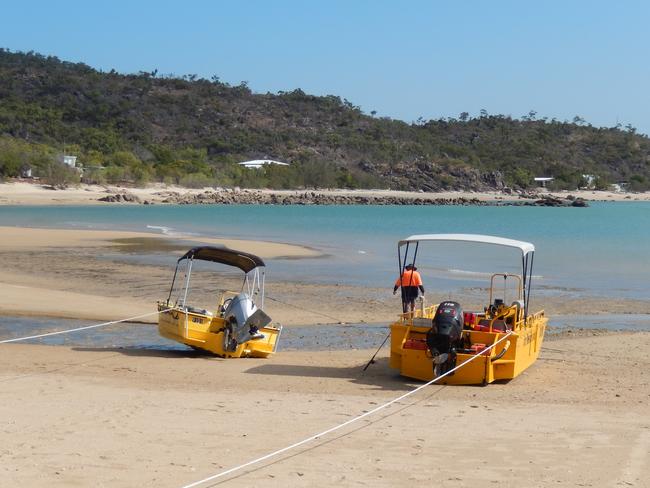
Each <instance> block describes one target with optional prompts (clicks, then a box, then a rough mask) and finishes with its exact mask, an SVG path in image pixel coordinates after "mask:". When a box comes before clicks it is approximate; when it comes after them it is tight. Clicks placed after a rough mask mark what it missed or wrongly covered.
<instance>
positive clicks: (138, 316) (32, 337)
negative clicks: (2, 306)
mask: <svg viewBox="0 0 650 488" xmlns="http://www.w3.org/2000/svg"><path fill="white" fill-rule="evenodd" d="M167 310H171V309H167ZM167 310H161V311H162V312H166V311H167ZM157 313H159V312H150V313H145V314H143V315H136V316H135V317H129V318H128V319H122V320H113V321H111V322H104V323H102V324H94V325H87V326H85V327H77V328H76V329H68V330H59V331H56V332H48V333H46V334H38V335H33V336H27V337H17V338H16V339H5V340H3V341H0V344H7V343H9V342H20V341H26V340H28V339H38V338H39V337H48V336H53V335H59V334H68V333H70V332H77V331H79V330H87V329H95V328H97V327H104V326H106V325H112V324H119V323H121V322H131V321H133V320H136V319H141V318H143V317H148V316H149V315H154V314H157Z"/></svg>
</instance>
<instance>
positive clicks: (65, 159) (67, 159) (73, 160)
mask: <svg viewBox="0 0 650 488" xmlns="http://www.w3.org/2000/svg"><path fill="white" fill-rule="evenodd" d="M61 162H62V163H63V164H65V165H67V166H70V167H71V168H74V167H75V166H76V165H77V156H69V155H66V154H64V155H63V156H61Z"/></svg>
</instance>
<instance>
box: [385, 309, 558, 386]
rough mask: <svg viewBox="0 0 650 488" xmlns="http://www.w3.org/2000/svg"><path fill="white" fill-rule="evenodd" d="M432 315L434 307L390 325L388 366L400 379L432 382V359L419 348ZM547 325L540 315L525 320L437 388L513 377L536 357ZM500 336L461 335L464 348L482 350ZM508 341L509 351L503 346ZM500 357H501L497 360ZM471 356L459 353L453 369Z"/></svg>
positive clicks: (442, 381) (490, 333)
mask: <svg viewBox="0 0 650 488" xmlns="http://www.w3.org/2000/svg"><path fill="white" fill-rule="evenodd" d="M418 312H419V311H418ZM434 313H435V307H431V308H430V309H427V310H426V311H423V313H421V314H419V315H420V317H416V318H404V317H402V318H400V320H398V321H397V322H394V323H393V324H391V326H390V331H391V347H390V366H391V367H392V368H396V369H399V371H400V374H401V375H403V376H406V377H409V378H415V379H418V380H422V381H431V380H432V379H433V378H434V372H433V369H434V365H433V358H432V357H431V354H430V352H429V351H428V350H426V349H424V348H423V347H422V345H423V344H424V342H423V341H425V339H426V334H427V331H428V330H429V329H430V323H431V319H432V318H433V314H434ZM547 322H548V319H547V318H546V317H545V316H544V312H543V311H541V312H538V313H536V314H534V315H532V316H529V317H528V318H527V319H526V321H525V322H524V321H523V320H522V321H521V323H520V324H518V326H517V327H515V329H514V330H513V333H512V334H511V335H510V336H509V337H508V339H506V340H505V341H502V342H501V343H499V344H498V345H497V346H496V347H494V348H493V349H491V350H490V351H488V352H487V353H486V354H481V355H480V356H479V357H477V358H476V359H474V360H473V361H471V362H470V363H468V364H466V365H465V366H463V367H462V368H460V369H459V370H458V371H456V372H454V373H453V374H452V375H449V376H446V377H444V378H443V379H441V380H440V384H445V385H480V384H488V383H492V382H493V381H498V380H510V379H512V378H515V377H517V376H518V375H519V374H521V373H522V372H523V371H524V370H526V368H528V367H529V366H530V365H531V364H533V363H534V362H535V360H536V359H537V357H538V356H539V351H540V348H541V346H542V342H543V340H544V332H545V330H546V324H547ZM504 335H505V333H504V332H486V331H478V330H463V332H462V338H463V339H464V340H465V343H466V344H485V345H486V346H490V345H491V344H494V343H495V342H496V341H498V340H499V339H500V338H502V337H503V336H504ZM508 341H509V347H507V346H506V344H508ZM414 346H415V347H414ZM504 348H506V349H507V350H506V351H505V353H503V349H504ZM502 353H503V355H502V356H501V357H498V358H497V356H500V355H501V354H502ZM472 356H473V354H464V353H460V352H459V353H458V354H457V358H456V365H459V364H461V363H463V362H465V361H467V360H468V359H470V358H471V357H472Z"/></svg>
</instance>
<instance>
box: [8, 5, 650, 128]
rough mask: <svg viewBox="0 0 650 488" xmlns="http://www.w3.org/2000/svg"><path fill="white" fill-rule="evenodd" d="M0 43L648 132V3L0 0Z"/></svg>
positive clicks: (162, 69) (267, 83) (423, 108)
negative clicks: (576, 118) (532, 113)
mask: <svg viewBox="0 0 650 488" xmlns="http://www.w3.org/2000/svg"><path fill="white" fill-rule="evenodd" d="M0 19H1V20H0V25H1V28H0V47H5V48H9V49H11V50H19V51H29V50H34V51H37V52H40V53H43V54H51V55H55V56H58V57H59V58H61V59H64V60H68V61H81V62H84V63H86V64H89V65H90V66H93V67H95V68H98V69H103V70H110V69H113V68H114V69H116V70H117V71H120V72H126V73H131V72H137V71H141V70H142V71H152V70H154V69H158V71H159V73H162V74H166V73H175V74H177V75H182V74H198V75H199V76H204V77H206V78H210V77H211V76H212V75H217V76H219V77H220V78H221V79H222V80H223V81H227V82H229V83H232V84H238V83H239V82H241V81H247V82H248V83H249V86H250V87H251V88H252V89H253V90H254V91H256V92H267V91H271V92H277V91H278V90H286V91H288V90H293V89H295V88H301V89H303V90H304V91H306V92H308V93H313V94H317V95H325V94H335V95H339V96H341V97H343V98H347V99H348V100H350V101H351V102H352V103H354V104H355V105H359V106H360V107H361V108H362V109H363V110H364V111H365V112H367V113H369V112H370V111H372V110H375V111H377V115H378V116H389V117H393V118H398V119H402V120H406V121H407V122H411V121H414V120H416V119H418V118H419V117H423V118H425V119H429V118H439V117H448V116H453V117H456V116H458V114H460V113H461V112H464V111H467V112H469V113H470V114H472V115H478V113H479V111H480V110H481V109H485V110H487V111H488V112H489V113H491V114H493V113H501V114H506V115H512V116H514V117H520V116H522V115H524V114H526V113H528V112H529V111H530V110H535V111H536V112H537V113H538V117H542V116H546V117H549V118H552V117H556V118H558V119H560V120H564V119H567V120H571V119H573V117H574V116H575V115H580V116H581V117H583V118H585V119H586V120H587V121H588V122H590V123H592V124H593V125H596V126H607V127H611V126H614V125H615V124H616V123H617V121H618V122H620V123H622V124H623V125H626V124H628V123H629V124H632V125H633V126H634V127H636V128H637V129H638V130H639V132H642V133H645V134H648V133H650V96H649V95H648V89H649V88H650V62H649V59H650V2H642V1H620V2H616V1H614V0H612V1H609V2H604V1H598V0H593V1H579V0H574V1H571V0H564V1H541V0H538V1H535V2H533V1H532V0H531V1H524V0H519V1H499V0H491V1H488V0H484V1H478V0H476V1H469V0H467V1H462V0H456V1H452V0H449V1H445V2H443V1H433V0H432V1H400V2H398V1H393V2H390V1H382V0H347V1H339V0H330V1H327V2H325V1H309V0H303V1H289V0H286V1H283V0H268V1H233V0H230V1H227V2H226V1H186V2H178V1H176V2H169V1H164V0H158V1H144V0H143V1H137V0H131V1H130V2H125V1H120V0H115V1H110V2H101V3H100V2H90V1H83V2H82V1H65V0H61V1H56V2H53V1H47V2H36V1H30V0H23V1H22V2H17V1H15V0H13V1H5V0H0Z"/></svg>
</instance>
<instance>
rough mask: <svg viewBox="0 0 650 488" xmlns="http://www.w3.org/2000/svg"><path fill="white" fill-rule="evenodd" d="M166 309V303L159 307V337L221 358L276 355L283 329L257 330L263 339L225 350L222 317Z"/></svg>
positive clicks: (273, 327) (160, 304)
mask: <svg viewBox="0 0 650 488" xmlns="http://www.w3.org/2000/svg"><path fill="white" fill-rule="evenodd" d="M167 308H168V307H167V306H166V304H163V303H159V304H158V311H159V313H158V332H159V333H160V335H161V336H163V337H165V338H167V339H170V340H172V341H176V342H180V343H181V344H185V345H187V346H190V347H193V348H195V349H201V350H204V351H207V352H211V353H213V354H216V355H218V356H221V357H224V358H241V357H256V358H266V357H268V356H270V355H271V354H273V353H274V352H275V350H276V346H277V343H278V339H279V337H280V333H281V331H282V327H275V326H273V325H272V324H271V325H268V326H266V327H264V328H262V329H260V332H262V333H263V334H264V338H263V339H256V340H251V341H248V342H244V343H242V344H238V345H237V348H236V349H235V350H234V351H227V350H226V349H225V347H224V326H225V321H224V320H223V318H221V317H213V316H211V315H209V314H203V313H198V312H188V311H186V310H184V309H182V308H180V307H176V308H172V309H170V310H168V309H167Z"/></svg>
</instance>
